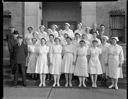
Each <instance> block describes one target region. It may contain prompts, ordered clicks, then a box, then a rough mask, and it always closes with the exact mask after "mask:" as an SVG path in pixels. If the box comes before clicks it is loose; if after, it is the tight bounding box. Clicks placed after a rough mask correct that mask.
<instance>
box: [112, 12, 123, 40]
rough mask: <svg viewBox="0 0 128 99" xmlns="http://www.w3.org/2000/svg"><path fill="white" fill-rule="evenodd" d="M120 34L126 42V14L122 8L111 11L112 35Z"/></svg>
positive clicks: (120, 37)
mask: <svg viewBox="0 0 128 99" xmlns="http://www.w3.org/2000/svg"><path fill="white" fill-rule="evenodd" d="M111 36H118V37H119V40H120V41H121V42H125V39H124V38H125V15H124V11H122V10H114V11H111V12H110V37H111Z"/></svg>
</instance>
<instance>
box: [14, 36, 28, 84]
mask: <svg viewBox="0 0 128 99" xmlns="http://www.w3.org/2000/svg"><path fill="white" fill-rule="evenodd" d="M17 40H18V43H17V44H16V45H15V46H14V50H13V53H14V58H15V63H16V72H15V75H14V85H17V81H18V74H19V68H20V69H21V72H22V81H23V86H26V73H25V62H26V57H27V54H28V49H27V45H26V44H24V43H23V37H22V36H18V37H17Z"/></svg>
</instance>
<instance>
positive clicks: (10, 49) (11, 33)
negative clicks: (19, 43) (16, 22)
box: [6, 26, 15, 67]
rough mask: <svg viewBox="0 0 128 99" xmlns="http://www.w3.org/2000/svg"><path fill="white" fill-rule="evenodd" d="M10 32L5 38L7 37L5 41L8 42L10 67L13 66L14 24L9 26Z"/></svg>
mask: <svg viewBox="0 0 128 99" xmlns="http://www.w3.org/2000/svg"><path fill="white" fill-rule="evenodd" d="M9 28H10V30H11V31H10V32H9V33H8V34H7V35H6V39H7V43H8V50H9V55H10V67H13V65H14V63H13V53H12V51H13V45H14V44H13V40H14V36H13V33H14V31H15V27H14V26H10V27H9Z"/></svg>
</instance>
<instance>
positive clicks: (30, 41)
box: [25, 33, 33, 45]
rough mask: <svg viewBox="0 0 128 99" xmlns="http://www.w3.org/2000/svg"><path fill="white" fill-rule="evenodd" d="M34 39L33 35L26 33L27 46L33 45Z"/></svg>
mask: <svg viewBox="0 0 128 99" xmlns="http://www.w3.org/2000/svg"><path fill="white" fill-rule="evenodd" d="M32 38H33V35H32V33H26V34H25V40H26V43H27V45H31V44H32Z"/></svg>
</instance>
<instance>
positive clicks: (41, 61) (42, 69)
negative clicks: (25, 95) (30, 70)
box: [35, 38, 49, 87]
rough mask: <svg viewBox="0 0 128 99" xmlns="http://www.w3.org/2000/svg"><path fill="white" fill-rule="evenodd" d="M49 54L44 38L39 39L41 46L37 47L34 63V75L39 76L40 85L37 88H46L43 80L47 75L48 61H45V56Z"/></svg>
mask: <svg viewBox="0 0 128 99" xmlns="http://www.w3.org/2000/svg"><path fill="white" fill-rule="evenodd" d="M48 53H49V47H48V46H46V40H45V38H42V39H41V45H40V46H39V47H38V57H37V62H36V69H35V73H37V74H40V84H39V87H41V86H42V84H43V86H46V84H45V79H46V74H47V73H49V70H48V64H47V63H48V61H47V54H48Z"/></svg>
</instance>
